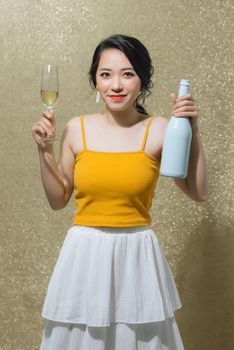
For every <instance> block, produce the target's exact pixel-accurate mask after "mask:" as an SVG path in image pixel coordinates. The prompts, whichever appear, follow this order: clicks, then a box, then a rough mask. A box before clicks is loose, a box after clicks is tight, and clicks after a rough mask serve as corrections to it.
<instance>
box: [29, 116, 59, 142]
mask: <svg viewBox="0 0 234 350" xmlns="http://www.w3.org/2000/svg"><path fill="white" fill-rule="evenodd" d="M55 133H56V123H55V117H54V112H53V111H50V112H49V111H45V112H44V113H43V116H42V118H41V119H40V120H38V121H37V122H36V123H34V124H33V126H32V134H33V137H34V139H35V141H36V143H37V144H38V146H40V147H41V148H45V147H46V146H47V144H51V143H53V141H54V140H55ZM45 138H51V142H48V139H47V141H46V142H44V141H43V140H44V139H45Z"/></svg>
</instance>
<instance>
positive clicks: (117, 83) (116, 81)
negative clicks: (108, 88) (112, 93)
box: [112, 77, 123, 90]
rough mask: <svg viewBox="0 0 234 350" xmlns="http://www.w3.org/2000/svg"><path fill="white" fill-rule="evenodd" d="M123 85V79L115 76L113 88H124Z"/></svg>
mask: <svg viewBox="0 0 234 350" xmlns="http://www.w3.org/2000/svg"><path fill="white" fill-rule="evenodd" d="M122 89H123V86H122V83H121V79H120V78H119V77H115V78H114V81H113V84H112V90H122Z"/></svg>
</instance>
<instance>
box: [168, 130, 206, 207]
mask: <svg viewBox="0 0 234 350" xmlns="http://www.w3.org/2000/svg"><path fill="white" fill-rule="evenodd" d="M192 130H193V134H192V142H191V149H190V157H189V165H188V175H187V178H186V179H175V178H174V182H175V184H176V185H177V186H178V187H179V188H180V189H181V190H182V191H183V192H184V193H186V194H187V195H188V196H189V197H190V198H192V199H193V200H195V201H197V202H204V201H207V200H208V172H207V165H206V159H205V155H204V151H203V147H202V143H201V139H200V134H199V129H198V126H196V127H194V128H192Z"/></svg>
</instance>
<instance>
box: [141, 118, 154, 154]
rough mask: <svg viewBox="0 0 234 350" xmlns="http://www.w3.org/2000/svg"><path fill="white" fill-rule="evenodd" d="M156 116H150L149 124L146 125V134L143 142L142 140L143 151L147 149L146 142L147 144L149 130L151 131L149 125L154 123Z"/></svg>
mask: <svg viewBox="0 0 234 350" xmlns="http://www.w3.org/2000/svg"><path fill="white" fill-rule="evenodd" d="M154 118H155V116H154V115H152V117H151V118H150V120H149V122H148V124H147V125H146V128H145V134H144V138H143V142H142V145H141V151H144V149H145V144H146V140H147V136H148V132H149V127H150V124H151V123H152V121H153V119H154Z"/></svg>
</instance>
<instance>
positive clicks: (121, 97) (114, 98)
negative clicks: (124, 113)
mask: <svg viewBox="0 0 234 350" xmlns="http://www.w3.org/2000/svg"><path fill="white" fill-rule="evenodd" d="M125 96H126V95H111V96H110V98H111V99H112V100H114V101H121V100H123V99H124V97H125Z"/></svg>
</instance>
